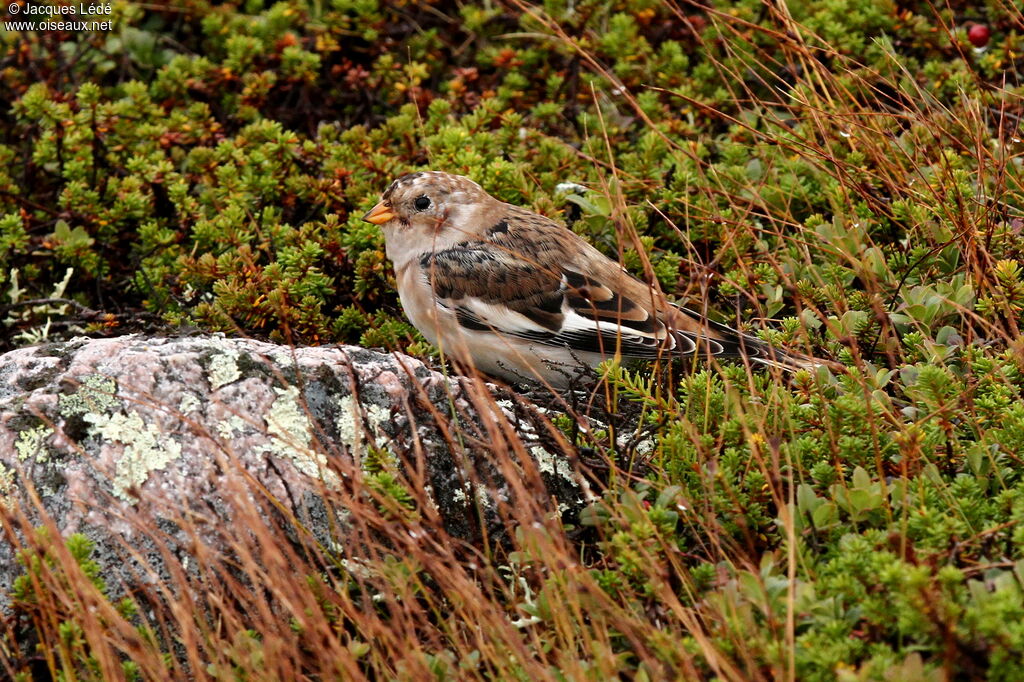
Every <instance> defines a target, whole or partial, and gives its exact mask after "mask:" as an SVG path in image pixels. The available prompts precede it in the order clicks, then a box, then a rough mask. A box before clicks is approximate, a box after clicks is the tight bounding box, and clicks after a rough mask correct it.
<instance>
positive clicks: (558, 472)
mask: <svg viewBox="0 0 1024 682" xmlns="http://www.w3.org/2000/svg"><path fill="white" fill-rule="evenodd" d="M530 454H532V455H533V458H534V460H536V462H537V468H538V469H540V471H541V473H544V474H551V475H552V476H559V477H561V478H563V479H565V480H566V481H568V482H569V483H571V484H572V485H574V486H576V487H579V484H578V483H577V482H576V477H575V476H573V475H572V467H571V466H569V461H568V460H567V459H565V458H564V457H559V456H558V455H554V454H552V453H550V452H548V451H547V450H545V449H544V448H542V447H541V446H539V445H535V446H533V447H532V448H530Z"/></svg>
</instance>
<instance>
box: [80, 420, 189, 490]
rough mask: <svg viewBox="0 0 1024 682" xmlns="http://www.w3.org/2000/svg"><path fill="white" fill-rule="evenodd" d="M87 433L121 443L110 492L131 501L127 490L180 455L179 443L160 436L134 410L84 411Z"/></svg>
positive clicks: (152, 425)
mask: <svg viewBox="0 0 1024 682" xmlns="http://www.w3.org/2000/svg"><path fill="white" fill-rule="evenodd" d="M85 421H86V422H87V423H88V424H90V428H89V431H90V434H91V435H96V436H99V437H100V438H102V439H103V440H105V441H109V442H112V443H121V444H123V445H124V446H125V447H124V452H122V453H121V457H120V458H119V459H118V461H117V464H116V468H115V472H114V480H113V485H114V495H116V496H117V497H120V498H121V499H122V500H125V501H128V502H134V501H135V498H134V497H133V496H132V495H131V494H129V493H128V490H129V489H131V488H133V487H137V486H140V485H142V484H143V483H145V482H146V480H147V479H148V478H149V475H150V473H151V472H153V471H156V470H158V469H163V468H164V467H166V466H167V465H168V464H169V463H170V462H172V461H173V460H175V459H177V458H178V457H180V456H181V444H180V443H178V442H177V441H175V440H173V439H172V438H169V437H166V436H164V434H162V433H160V430H159V429H158V428H157V427H156V425H154V424H146V423H145V422H144V421H143V420H142V417H141V416H140V415H139V413H138V412H132V413H130V414H123V413H118V414H114V415H105V414H96V413H92V414H87V415H85Z"/></svg>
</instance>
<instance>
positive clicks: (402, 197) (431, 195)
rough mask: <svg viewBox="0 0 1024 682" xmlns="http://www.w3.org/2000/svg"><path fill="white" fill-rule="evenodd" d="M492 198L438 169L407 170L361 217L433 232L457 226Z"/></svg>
mask: <svg viewBox="0 0 1024 682" xmlns="http://www.w3.org/2000/svg"><path fill="white" fill-rule="evenodd" d="M493 201H494V199H492V198H491V197H490V195H488V194H487V192H485V191H484V190H483V188H481V187H480V185H478V184H476V183H475V182H473V181H472V180H470V179H469V178H467V177H463V176H461V175H451V174H450V173H442V172H440V171H424V172H419V173H409V174H408V175H403V176H402V177H400V178H398V179H397V180H395V181H394V182H392V183H391V185H390V186H389V187H388V188H387V189H386V190H385V191H384V194H383V195H382V196H381V199H380V202H379V203H378V204H377V205H376V206H374V207H373V208H372V209H370V212H369V213H367V214H366V215H364V216H363V220H365V221H366V222H368V223H373V224H374V225H380V226H381V227H382V228H384V230H385V233H387V232H388V231H389V229H396V228H397V229H398V230H403V229H411V230H412V231H413V232H418V233H420V232H421V233H430V232H437V231H439V230H440V229H442V228H443V227H450V226H451V225H460V224H463V223H464V222H465V220H464V219H465V218H467V217H469V214H470V213H472V212H473V211H477V210H479V209H480V208H482V207H484V206H486V205H487V204H488V203H489V202H493Z"/></svg>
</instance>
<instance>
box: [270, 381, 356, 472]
mask: <svg viewBox="0 0 1024 682" xmlns="http://www.w3.org/2000/svg"><path fill="white" fill-rule="evenodd" d="M274 391H275V392H276V393H277V396H278V397H277V400H275V401H274V404H273V405H271V407H270V410H269V412H268V413H267V416H266V422H267V433H268V434H269V435H270V444H269V445H267V446H264V448H263V451H264V452H269V453H271V454H275V455H278V456H280V457H284V458H286V459H289V460H291V461H292V463H293V464H294V465H295V468H296V469H298V470H299V471H300V472H301V473H303V474H305V475H307V476H312V477H316V478H320V479H322V480H323V482H324V483H326V484H327V485H329V486H331V487H338V486H339V485H340V484H341V481H340V479H339V478H338V475H337V474H335V473H334V472H333V471H331V470H330V469H329V468H328V466H327V457H325V456H324V455H323V453H320V452H316V451H315V450H314V449H313V435H312V429H311V425H310V423H309V417H308V416H307V414H306V410H305V409H303V406H302V404H301V403H300V402H299V389H298V388H297V387H295V386H289V387H288V388H275V389H274Z"/></svg>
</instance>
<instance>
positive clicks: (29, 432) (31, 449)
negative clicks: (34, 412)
mask: <svg viewBox="0 0 1024 682" xmlns="http://www.w3.org/2000/svg"><path fill="white" fill-rule="evenodd" d="M52 433H53V429H51V428H50V427H49V426H47V425H45V424H40V425H38V426H35V427H33V428H31V429H26V430H24V431H22V432H21V433H19V434H18V440H17V441H16V442H15V443H14V449H15V450H17V451H18V459H19V460H21V461H22V462H24V461H25V460H27V459H29V458H33V459H35V461H37V462H45V461H47V460H48V459H49V453H47V451H46V439H47V438H49V437H50V435H51V434H52Z"/></svg>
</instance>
